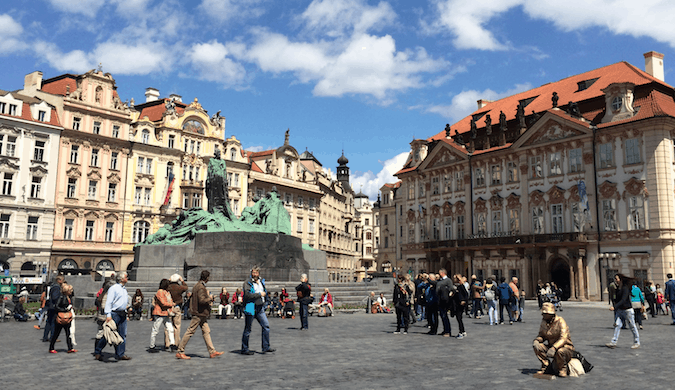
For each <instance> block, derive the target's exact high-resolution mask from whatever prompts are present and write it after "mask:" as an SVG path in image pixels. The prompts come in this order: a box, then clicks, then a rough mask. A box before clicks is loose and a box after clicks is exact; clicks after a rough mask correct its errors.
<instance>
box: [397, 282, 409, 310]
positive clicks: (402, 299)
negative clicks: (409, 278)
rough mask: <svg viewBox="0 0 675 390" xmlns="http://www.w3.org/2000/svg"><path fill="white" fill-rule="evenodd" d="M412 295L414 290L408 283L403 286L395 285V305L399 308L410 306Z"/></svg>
mask: <svg viewBox="0 0 675 390" xmlns="http://www.w3.org/2000/svg"><path fill="white" fill-rule="evenodd" d="M411 295H412V291H411V290H410V287H408V286H406V285H403V286H401V285H400V284H397V285H395V286H394V294H393V301H394V306H395V307H396V308H397V309H403V308H405V307H410V300H411Z"/></svg>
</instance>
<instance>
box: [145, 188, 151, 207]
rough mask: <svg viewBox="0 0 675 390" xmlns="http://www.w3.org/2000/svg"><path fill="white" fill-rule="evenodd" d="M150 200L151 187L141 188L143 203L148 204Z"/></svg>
mask: <svg viewBox="0 0 675 390" xmlns="http://www.w3.org/2000/svg"><path fill="white" fill-rule="evenodd" d="M151 200H152V188H144V189H143V204H145V205H146V206H150V201H151Z"/></svg>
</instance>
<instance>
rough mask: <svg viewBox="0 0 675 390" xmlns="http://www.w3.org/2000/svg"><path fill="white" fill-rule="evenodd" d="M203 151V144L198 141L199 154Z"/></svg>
mask: <svg viewBox="0 0 675 390" xmlns="http://www.w3.org/2000/svg"><path fill="white" fill-rule="evenodd" d="M201 150H202V143H201V142H199V141H197V154H199V153H200V152H201Z"/></svg>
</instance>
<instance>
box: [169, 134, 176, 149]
mask: <svg viewBox="0 0 675 390" xmlns="http://www.w3.org/2000/svg"><path fill="white" fill-rule="evenodd" d="M175 145H176V136H175V135H170V136H169V143H168V145H167V146H168V147H169V148H171V149H173V148H174V146H175Z"/></svg>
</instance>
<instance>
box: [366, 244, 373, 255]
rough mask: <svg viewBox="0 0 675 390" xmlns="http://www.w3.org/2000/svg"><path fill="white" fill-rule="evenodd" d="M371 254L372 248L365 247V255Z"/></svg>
mask: <svg viewBox="0 0 675 390" xmlns="http://www.w3.org/2000/svg"><path fill="white" fill-rule="evenodd" d="M372 253H373V247H371V246H367V247H366V254H367V255H370V254H372Z"/></svg>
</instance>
